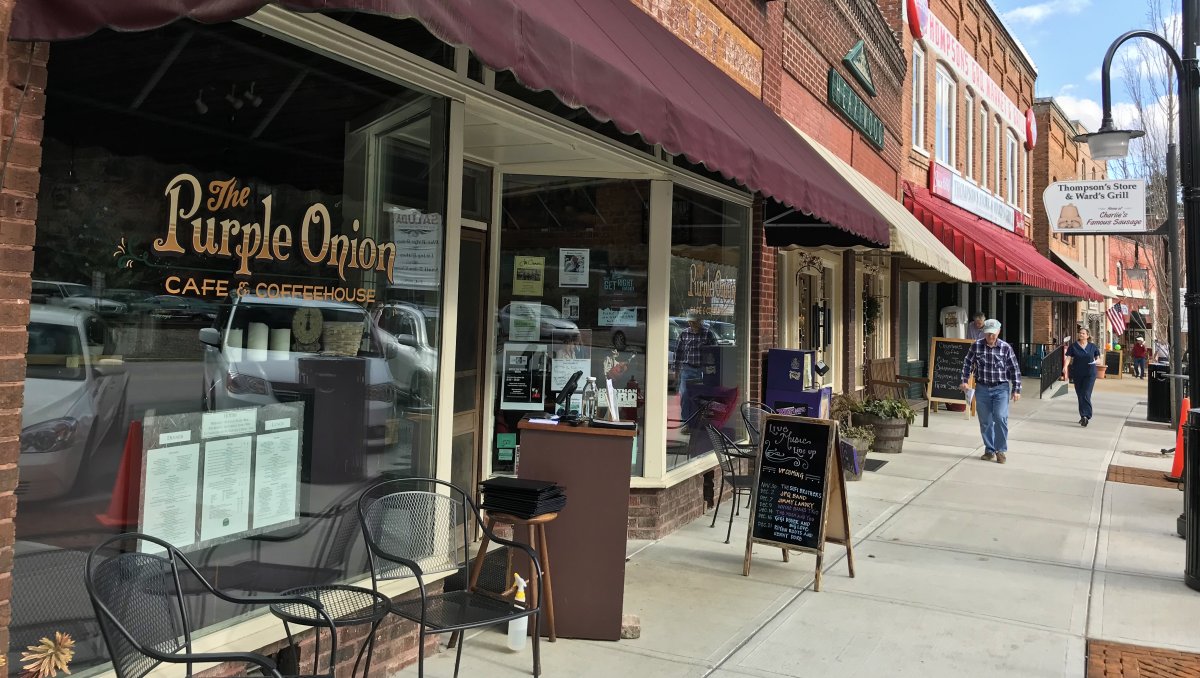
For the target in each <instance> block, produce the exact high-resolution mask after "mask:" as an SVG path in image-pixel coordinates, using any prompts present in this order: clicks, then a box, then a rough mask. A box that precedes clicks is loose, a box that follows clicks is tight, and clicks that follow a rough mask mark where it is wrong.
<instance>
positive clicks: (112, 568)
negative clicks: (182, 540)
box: [84, 533, 337, 678]
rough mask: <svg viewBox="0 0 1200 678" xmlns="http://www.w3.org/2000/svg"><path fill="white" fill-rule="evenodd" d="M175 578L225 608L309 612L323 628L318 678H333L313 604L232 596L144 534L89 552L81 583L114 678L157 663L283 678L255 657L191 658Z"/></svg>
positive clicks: (136, 675) (137, 674)
mask: <svg viewBox="0 0 1200 678" xmlns="http://www.w3.org/2000/svg"><path fill="white" fill-rule="evenodd" d="M117 542H126V545H127V546H129V547H132V549H133V550H122V549H120V548H114V547H115V546H116V544H117ZM148 546H149V547H151V548H153V547H157V548H156V549H154V551H153V552H139V551H138V550H136V549H139V548H146V547H148ZM114 551H115V554H113V555H108V556H107V557H106V554H109V553H113V552H114ZM181 574H182V575H184V576H185V577H194V578H195V579H196V580H198V581H199V582H200V584H201V586H203V587H204V588H205V589H207V591H208V593H209V594H210V595H212V596H215V597H217V598H219V599H221V600H224V601H227V602H230V603H236V604H250V605H268V604H281V605H301V606H305V607H310V608H313V609H314V611H315V612H316V614H317V615H319V616H320V617H322V618H323V619H324V620H325V622H326V623H327V624H328V626H327V628H328V629H329V634H330V645H329V647H330V649H329V673H328V674H325V675H328V676H330V677H332V676H333V666H334V663H335V661H334V659H335V658H334V652H335V650H336V648H337V631H336V629H335V627H334V624H333V620H332V619H330V618H329V615H328V614H326V612H325V610H324V609H323V607H322V606H321V605H320V604H318V603H316V602H314V601H313V600H310V599H308V598H302V597H299V596H275V597H259V598H253V599H250V598H241V597H238V596H231V595H229V594H227V593H223V592H221V591H218V590H217V589H215V588H213V587H212V585H210V584H209V583H208V582H207V581H206V580H205V579H204V578H203V577H202V576H201V575H200V571H199V570H197V569H196V567H195V566H194V565H192V563H191V562H190V561H188V559H187V558H186V557H184V555H183V554H182V553H180V551H179V550H178V549H176V548H175V547H174V546H171V545H170V544H168V543H167V542H165V541H163V540H161V539H158V538H155V537H151V536H150V535H146V534H136V533H128V534H119V535H116V536H114V537H110V538H109V539H106V540H105V541H104V542H102V543H101V544H100V545H99V546H97V547H96V548H94V549H92V552H91V553H90V554H88V558H87V564H86V567H85V570H84V584H85V585H86V587H87V591H88V596H89V597H90V598H91V601H92V607H93V609H94V610H95V612H96V619H97V621H99V623H100V632H101V634H102V635H103V636H104V644H105V645H106V646H107V647H108V653H109V656H110V657H111V658H112V663H113V670H114V672H115V673H116V675H117V678H142V677H143V676H145V675H147V674H149V673H150V672H151V671H153V670H154V669H155V668H157V667H158V666H159V665H161V664H163V663H170V664H186V665H187V675H188V676H191V675H192V674H193V665H194V664H206V663H212V662H217V663H224V662H236V663H242V664H250V665H253V666H255V667H257V668H258V669H259V670H261V671H262V673H263V675H266V676H272V677H273V678H282V676H281V674H280V672H279V669H278V667H277V666H276V664H275V662H274V661H273V660H272V659H271V658H269V657H265V656H263V655H261V654H256V653H253V652H206V653H196V652H193V651H192V626H191V620H190V619H189V616H188V610H187V606H186V604H185V602H184V595H185V591H184V585H183V584H181V583H180V575H181ZM320 642H321V639H320V634H319V633H318V634H317V639H316V643H317V644H316V648H315V650H314V654H313V656H314V661H317V660H319V657H320V655H321V647H320Z"/></svg>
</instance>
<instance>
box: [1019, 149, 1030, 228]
mask: <svg viewBox="0 0 1200 678" xmlns="http://www.w3.org/2000/svg"><path fill="white" fill-rule="evenodd" d="M1017 152H1018V153H1020V154H1021V186H1020V191H1021V210H1022V211H1024V212H1028V211H1029V151H1027V150H1025V147H1024V146H1017Z"/></svg>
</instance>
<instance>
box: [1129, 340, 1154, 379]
mask: <svg viewBox="0 0 1200 678" xmlns="http://www.w3.org/2000/svg"><path fill="white" fill-rule="evenodd" d="M1130 353H1132V354H1133V376H1134V378H1135V379H1145V378H1146V356H1147V355H1149V353H1150V350H1149V349H1147V348H1146V340H1145V339H1143V338H1141V337H1138V338H1137V339H1134V340H1133V350H1132V351H1130Z"/></svg>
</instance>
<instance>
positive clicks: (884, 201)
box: [789, 123, 971, 282]
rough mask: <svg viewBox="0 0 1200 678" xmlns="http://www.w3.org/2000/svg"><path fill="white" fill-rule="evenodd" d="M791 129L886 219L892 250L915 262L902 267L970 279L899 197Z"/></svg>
mask: <svg viewBox="0 0 1200 678" xmlns="http://www.w3.org/2000/svg"><path fill="white" fill-rule="evenodd" d="M789 124H791V123H789ZM792 129H794V130H796V133H797V134H799V135H800V136H801V138H803V139H804V141H805V142H807V143H808V144H809V145H810V146H812V148H813V150H814V151H816V152H817V153H819V154H820V155H821V157H822V158H824V159H825V162H828V163H829V166H830V167H832V168H833V169H834V170H835V171H836V172H837V173H838V174H840V175H842V177H843V178H844V179H845V180H846V181H847V182H848V183H849V184H850V185H851V186H853V187H854V190H855V191H857V192H858V194H859V195H861V196H862V198H863V200H864V201H866V203H867V204H868V205H869V206H870V207H871V209H873V210H875V211H876V212H878V213H879V216H880V218H882V219H883V220H884V221H886V222H887V224H888V230H889V233H890V235H891V238H892V244H891V251H892V252H893V253H898V254H902V255H904V256H905V257H907V258H908V259H910V260H912V262H914V263H915V264H916V265H915V266H911V265H910V266H905V267H904V268H907V269H926V270H927V271H932V272H933V274H932V275H930V274H929V273H928V272H927V273H925V274H924V275H921V276H920V277H921V279H922V280H926V281H933V280H939V279H940V280H944V281H951V280H960V281H962V282H971V269H969V268H967V266H966V264H964V263H962V262H961V261H959V260H958V258H957V257H955V256H954V253H953V252H951V251H950V250H948V249H946V246H945V245H943V244H942V243H941V241H940V240H938V239H937V238H935V237H934V236H933V234H932V233H930V232H929V229H927V228H925V226H924V225H923V224H922V223H921V222H919V221H917V219H916V217H914V216H913V215H912V213H911V212H909V211H908V210H906V209H904V205H902V204H900V201H899V200H896V198H894V197H893V196H891V195H889V194H888V193H887V191H884V190H883V189H882V188H880V187H879V186H878V185H876V184H875V182H873V181H871V180H870V179H868V178H867V177H866V176H865V175H864V174H863V173H862V172H859V171H858V170H856V169H854V166H853V165H851V164H850V163H848V162H846V161H845V160H842V159H841V158H839V157H838V156H837V155H836V154H834V152H833V151H831V150H829V149H828V148H826V147H825V145H824V144H822V143H820V142H818V141H817V140H816V139H813V138H812V137H810V136H808V135H807V134H805V133H804V131H803V130H801V129H800V128H799V127H796V126H795V125H792ZM939 274H940V275H939Z"/></svg>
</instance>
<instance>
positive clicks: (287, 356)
mask: <svg viewBox="0 0 1200 678" xmlns="http://www.w3.org/2000/svg"><path fill="white" fill-rule="evenodd" d="M258 323H261V324H262V325H265V329H266V330H267V331H268V332H269V331H270V330H288V331H289V339H288V342H289V345H288V346H287V350H286V351H285V350H279V351H269V350H268V348H267V345H265V344H260V345H258V346H254V347H251V345H250V343H251V341H252V339H251V337H250V334H251V329H252V328H251V325H252V324H258ZM216 324H217V326H216V327H215V328H214V327H206V328H204V329H201V330H200V341H201V343H203V344H204V345H205V348H204V391H203V394H202V401H203V404H204V409H206V410H225V409H232V408H238V407H260V406H263V405H270V404H274V403H280V402H294V401H298V400H304V399H305V398H306V397H307V394H309V393H311V392H312V391H313V388H314V387H313V385H311V384H309V383H305V374H304V370H305V365H304V360H305V359H306V358H310V357H316V356H319V355H325V356H346V357H354V358H359V359H362V360H363V369H364V370H365V374H364V375H363V376H364V379H365V383H363V384H361V386H362V387H363V388H364V390H365V397H366V400H367V403H366V422H365V425H366V427H367V431H366V440H365V445H366V447H367V448H373V449H375V448H381V447H383V446H385V445H387V444H388V443H389V439H388V421H389V419H390V418H391V416H392V414H393V412H394V411H395V405H396V402H397V397H398V390H397V384H396V383H395V381H394V379H393V377H392V371H391V368H390V366H389V364H388V361H389V358H394V357H395V354H396V347H395V342H394V340H393V339H391V338H390V337H388V336H387V335H386V334H385V333H383V332H380V331H379V329H378V328H377V327H376V326H375V324H374V323H373V322H372V321H371V317H370V316H369V315H368V314H367V312H366V311H365V310H364V309H363V308H361V307H359V306H355V305H353V304H346V303H339V302H328V301H305V300H302V299H293V298H282V299H267V298H263V297H255V296H245V297H240V298H237V299H236V300H235V301H233V302H232V303H231V304H229V305H228V306H225V307H223V308H222V309H221V310H220V312H219V313H218V316H217V321H216ZM355 325H357V326H358V328H359V329H357V330H356V329H355ZM335 329H336V331H335ZM296 330H299V332H298V333H296V332H295V331H296ZM234 333H236V334H234ZM231 335H233V336H237V337H240V345H235V343H236V342H235V341H231V339H230V337H231ZM345 397H351V396H350V395H349V394H346V396H345ZM311 414H312V416H325V415H326V414H328V413H311Z"/></svg>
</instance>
